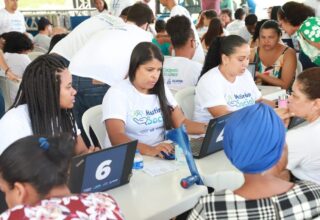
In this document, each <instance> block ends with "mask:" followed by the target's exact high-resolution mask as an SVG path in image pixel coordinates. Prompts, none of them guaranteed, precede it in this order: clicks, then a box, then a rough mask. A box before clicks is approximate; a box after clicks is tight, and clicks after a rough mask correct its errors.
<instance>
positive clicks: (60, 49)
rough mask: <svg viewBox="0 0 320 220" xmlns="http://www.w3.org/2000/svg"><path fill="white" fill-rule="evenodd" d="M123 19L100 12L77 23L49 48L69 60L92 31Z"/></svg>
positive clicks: (121, 22) (120, 21)
mask: <svg viewBox="0 0 320 220" xmlns="http://www.w3.org/2000/svg"><path fill="white" fill-rule="evenodd" d="M123 23H124V22H123V20H122V19H121V18H118V17H114V16H112V15H109V14H108V13H106V12H102V13H100V14H98V15H96V16H93V17H91V18H89V19H87V20H85V21H83V22H81V24H79V25H78V26H77V27H76V28H75V29H73V30H72V31H71V32H70V33H69V34H68V35H67V36H66V37H64V38H63V39H61V40H60V41H59V42H58V43H57V44H56V45H55V46H54V47H53V49H52V50H51V52H50V53H56V54H59V55H61V56H63V57H64V58H66V59H67V60H69V61H71V59H72V57H73V56H74V55H75V54H76V53H77V52H78V51H79V50H80V49H81V48H82V47H83V45H84V44H85V43H86V42H87V41H88V40H89V38H90V37H91V36H93V34H94V33H96V32H98V31H100V30H103V29H105V28H107V27H111V26H114V25H120V24H123Z"/></svg>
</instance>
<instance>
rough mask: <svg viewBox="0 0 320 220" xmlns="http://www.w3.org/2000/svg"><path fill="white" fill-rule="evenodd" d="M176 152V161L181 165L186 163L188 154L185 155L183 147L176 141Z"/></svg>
mask: <svg viewBox="0 0 320 220" xmlns="http://www.w3.org/2000/svg"><path fill="white" fill-rule="evenodd" d="M174 152H175V156H176V162H177V164H179V165H184V164H186V156H185V155H184V152H183V149H182V147H180V146H179V144H176V143H174Z"/></svg>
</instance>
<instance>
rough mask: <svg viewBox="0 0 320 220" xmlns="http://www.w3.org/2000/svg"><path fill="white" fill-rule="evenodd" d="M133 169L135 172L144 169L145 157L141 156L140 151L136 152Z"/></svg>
mask: <svg viewBox="0 0 320 220" xmlns="http://www.w3.org/2000/svg"><path fill="white" fill-rule="evenodd" d="M132 168H133V169H135V170H141V169H143V157H142V155H141V154H140V151H139V150H138V149H137V150H136V154H135V156H134V160H133V167H132Z"/></svg>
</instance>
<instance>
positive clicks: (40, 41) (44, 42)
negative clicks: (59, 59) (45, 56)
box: [33, 33, 51, 53]
mask: <svg viewBox="0 0 320 220" xmlns="http://www.w3.org/2000/svg"><path fill="white" fill-rule="evenodd" d="M50 41H51V37H49V36H48V35H45V34H40V33H39V34H37V35H36V36H35V37H34V38H33V42H34V46H35V47H37V48H39V49H40V50H41V51H43V52H45V53H46V52H48V50H49V46H50Z"/></svg>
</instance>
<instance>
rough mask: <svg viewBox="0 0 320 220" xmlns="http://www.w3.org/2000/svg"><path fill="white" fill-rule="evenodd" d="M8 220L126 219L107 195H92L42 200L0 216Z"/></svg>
mask: <svg viewBox="0 0 320 220" xmlns="http://www.w3.org/2000/svg"><path fill="white" fill-rule="evenodd" d="M6 219H12V220H17V219H32V220H56V219H57V220H59V219H70V220H71V219H72V220H80V219H83V220H84V219H86V220H89V219H90V220H104V219H110V220H111V219H112V220H120V219H124V217H123V215H122V213H121V212H120V210H119V207H118V205H117V203H116V202H115V201H114V199H113V198H112V197H110V196H109V195H108V194H107V193H90V194H79V195H72V196H69V197H63V198H51V199H47V200H42V201H41V202H40V203H39V204H38V205H35V206H24V205H18V206H16V207H14V208H12V209H9V210H7V211H6V212H4V213H2V214H1V215H0V220H6Z"/></svg>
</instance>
